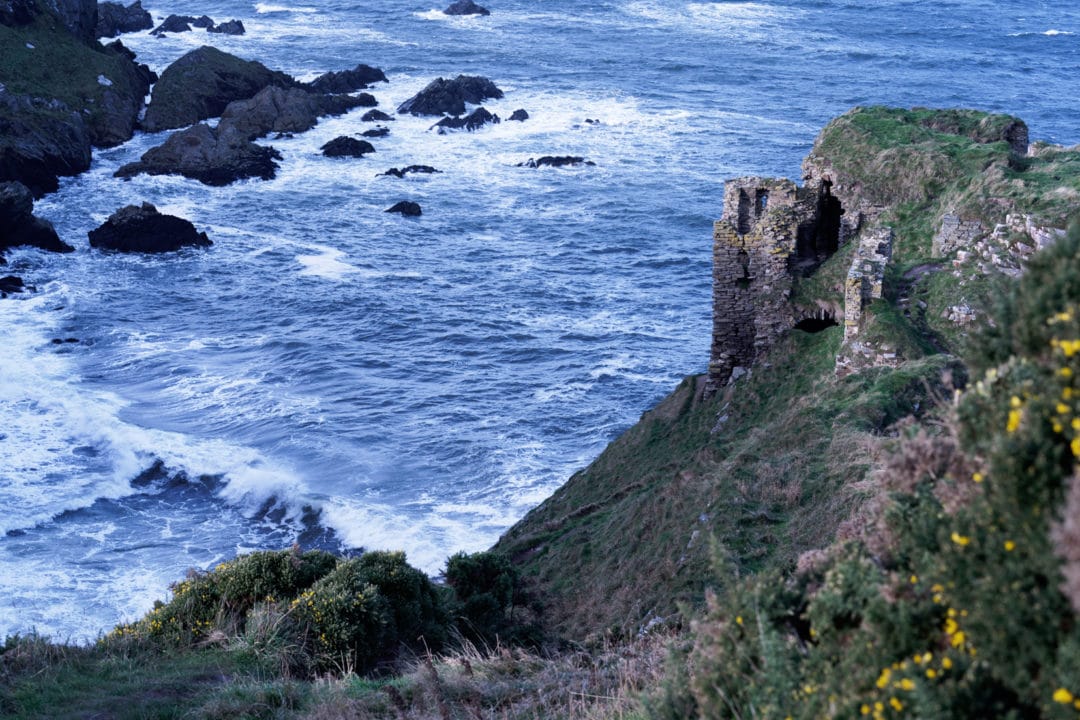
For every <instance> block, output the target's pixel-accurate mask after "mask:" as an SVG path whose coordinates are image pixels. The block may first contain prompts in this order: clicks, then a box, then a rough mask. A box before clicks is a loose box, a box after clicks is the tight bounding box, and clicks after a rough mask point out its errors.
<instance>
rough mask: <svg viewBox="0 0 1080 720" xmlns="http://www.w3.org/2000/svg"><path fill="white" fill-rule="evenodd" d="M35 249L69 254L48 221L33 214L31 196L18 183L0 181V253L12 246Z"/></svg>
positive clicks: (69, 248)
mask: <svg viewBox="0 0 1080 720" xmlns="http://www.w3.org/2000/svg"><path fill="white" fill-rule="evenodd" d="M18 246H27V247H36V248H40V249H42V250H49V251H51V252H62V253H67V252H72V251H73V250H74V249H75V248H73V247H71V246H70V245H68V244H67V243H66V242H64V241H63V240H61V239H60V237H59V236H58V235H57V234H56V229H55V228H54V227H53V226H52V223H50V222H49V221H48V220H43V219H41V218H39V217H36V216H35V215H34V197H33V195H32V194H31V192H30V190H29V189H28V188H27V187H26V186H25V185H23V184H22V183H18V182H0V253H3V252H4V250H7V249H8V248H12V247H18Z"/></svg>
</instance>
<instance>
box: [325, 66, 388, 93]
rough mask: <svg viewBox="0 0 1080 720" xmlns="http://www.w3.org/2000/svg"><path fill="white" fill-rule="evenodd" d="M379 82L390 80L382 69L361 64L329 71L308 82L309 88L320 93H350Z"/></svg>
mask: <svg viewBox="0 0 1080 720" xmlns="http://www.w3.org/2000/svg"><path fill="white" fill-rule="evenodd" d="M377 82H389V81H388V80H387V79H386V75H385V74H384V73H383V71H382V70H380V69H379V68H376V67H371V66H370V65H364V64H360V65H357V66H356V67H354V68H353V69H352V70H341V71H339V72H328V73H324V74H322V75H320V76H319V77H317V78H315V79H314V80H312V81H311V82H309V83H307V84H306V87H307V89H308V90H311V91H312V92H319V93H350V92H355V91H356V90H363V89H365V88H369V87H371V86H372V85H374V84H375V83H377Z"/></svg>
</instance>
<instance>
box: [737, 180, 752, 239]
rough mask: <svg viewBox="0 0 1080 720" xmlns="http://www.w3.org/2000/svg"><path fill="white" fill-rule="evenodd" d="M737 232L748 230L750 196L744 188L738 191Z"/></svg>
mask: <svg viewBox="0 0 1080 720" xmlns="http://www.w3.org/2000/svg"><path fill="white" fill-rule="evenodd" d="M738 224H739V234H740V235H745V234H746V233H748V232H750V196H749V195H747V194H746V191H745V190H740V191H739V223H738Z"/></svg>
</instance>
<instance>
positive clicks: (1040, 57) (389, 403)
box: [0, 0, 1080, 641]
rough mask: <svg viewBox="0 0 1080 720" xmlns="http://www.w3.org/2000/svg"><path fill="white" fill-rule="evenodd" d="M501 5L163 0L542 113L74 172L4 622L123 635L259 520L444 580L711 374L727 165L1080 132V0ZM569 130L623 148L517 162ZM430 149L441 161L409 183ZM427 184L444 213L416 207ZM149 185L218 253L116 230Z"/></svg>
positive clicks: (26, 365)
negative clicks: (970, 122)
mask: <svg viewBox="0 0 1080 720" xmlns="http://www.w3.org/2000/svg"><path fill="white" fill-rule="evenodd" d="M487 5H488V6H489V7H490V9H491V10H492V15H491V16H490V17H486V18H477V17H466V18H450V17H447V16H444V15H443V14H442V13H441V12H440V10H441V7H442V5H441V4H439V5H433V4H431V3H429V2H424V1H423V0H415V1H409V2H406V1H405V0H383V1H382V2H379V3H369V2H359V3H357V2H349V3H345V2H340V1H334V0H327V1H325V2H317V1H314V0H312V1H311V2H304V3H302V4H296V5H292V4H280V5H279V4H272V3H255V4H251V3H249V2H241V1H238V0H226V1H225V2H219V3H215V4H213V6H210V5H207V4H205V3H199V2H194V1H189V0H176V2H172V3H170V4H159V3H157V2H152V3H148V4H147V7H148V8H149V9H150V10H151V12H152V13H153V14H154V16H155V18H163V17H164V16H165V15H166V14H169V13H183V14H194V15H199V14H203V13H207V14H210V15H212V16H213V17H214V18H215V19H216V20H218V21H224V20H228V19H232V18H238V19H240V20H242V21H243V22H244V25H245V26H246V27H247V30H248V32H247V34H246V35H244V36H241V37H230V36H218V35H208V34H206V33H204V32H203V31H201V30H195V31H193V32H191V33H187V34H181V35H171V36H168V37H166V38H163V39H159V38H154V37H151V36H149V35H148V34H147V33H137V34H131V35H126V36H124V37H123V38H122V39H123V41H124V43H125V44H126V45H128V46H129V47H131V48H132V49H134V50H135V51H136V52H137V53H138V54H139V57H140V60H141V61H143V62H147V63H149V64H150V65H151V66H152V67H153V68H154V69H156V70H158V71H161V70H162V69H164V67H166V66H167V65H168V64H169V63H170V62H171V61H173V60H174V59H176V58H177V57H179V56H180V55H182V54H183V53H185V52H187V51H188V50H190V49H192V48H194V47H197V46H199V45H202V44H213V45H216V46H218V47H220V48H221V49H223V50H226V51H228V52H232V53H235V54H237V55H240V56H242V57H245V58H250V59H257V60H260V61H262V62H263V63H265V64H266V65H268V66H270V67H273V68H275V69H280V70H283V71H285V72H288V73H291V74H293V75H295V76H297V77H298V78H300V79H310V78H313V77H315V76H316V75H318V74H319V73H321V72H324V71H327V70H341V69H346V68H351V67H353V66H355V65H356V64H357V63H361V62H363V63H368V64H372V65H377V66H379V67H381V68H382V69H383V70H384V71H385V72H386V74H387V76H388V77H389V80H390V82H389V83H388V84H385V85H379V86H378V87H377V88H376V89H375V90H374V91H373V92H374V94H375V96H376V97H377V98H378V100H379V103H380V107H381V108H382V109H383V110H386V111H388V112H392V111H393V109H394V108H396V106H397V105H398V104H399V103H400V102H402V101H404V100H405V99H407V98H408V97H410V96H411V95H413V94H414V93H415V92H416V91H417V90H419V89H420V88H422V87H423V86H424V85H425V84H427V83H428V82H429V81H431V80H432V79H434V78H435V77H439V76H445V77H450V76H454V75H457V74H460V73H466V74H480V75H484V76H487V77H489V78H491V79H492V80H494V81H495V82H496V84H498V85H499V86H500V87H501V88H502V89H503V90H504V91H505V92H506V97H505V98H504V99H502V100H498V101H493V102H490V103H486V104H485V106H486V107H488V108H489V109H490V110H492V111H494V112H497V113H498V114H499V115H501V116H502V117H504V118H505V117H507V116H509V114H510V113H511V112H512V111H513V110H514V109H517V108H524V109H526V110H527V111H528V112H529V114H530V116H531V117H530V119H529V120H527V121H526V122H524V123H516V122H514V123H511V122H503V123H502V124H500V125H496V126H489V127H486V128H484V129H482V130H480V131H478V132H474V133H464V132H462V133H452V134H447V135H437V134H435V133H433V132H431V131H430V130H429V127H430V125H431V124H432V122H433V119H428V118H412V117H405V116H400V117H398V118H397V119H396V120H395V121H394V122H392V123H388V124H387V125H388V127H390V130H391V133H390V135H389V136H388V137H385V138H381V139H375V140H373V142H374V144H375V145H376V148H377V152H376V153H375V154H374V155H371V156H368V157H365V158H363V159H360V160H332V159H327V158H323V157H321V156H320V155H319V153H318V148H319V147H320V146H321V145H322V144H323V143H325V142H327V141H328V140H330V139H332V138H334V137H336V136H338V135H343V134H351V133H358V132H361V131H362V130H364V129H368V128H369V127H371V126H370V125H369V124H366V123H362V122H361V121H360V116H361V115H362V114H363V110H359V111H356V112H354V113H350V114H348V115H345V116H342V117H339V118H330V119H325V120H323V121H321V122H320V123H319V125H318V126H317V127H316V128H314V129H313V130H311V131H309V132H307V133H304V134H300V135H297V136H296V137H294V138H290V139H284V140H274V141H272V144H273V145H274V146H275V147H276V148H277V149H278V150H280V152H281V153H282V155H283V158H284V159H283V161H282V162H281V170H280V171H279V173H278V176H277V178H276V179H274V180H272V181H268V182H262V181H248V182H242V183H238V184H235V185H232V186H229V187H225V188H209V187H206V186H203V185H200V184H198V183H196V182H194V181H190V180H186V179H183V178H179V177H157V178H151V177H146V176H142V177H138V178H135V179H134V180H131V181H129V182H124V181H121V180H118V179H115V178H113V177H112V173H113V172H114V171H115V170H116V168H117V167H119V166H120V165H121V164H123V163H125V162H129V161H131V160H134V159H136V158H137V157H138V156H139V155H141V154H142V153H143V152H144V151H145V150H146V149H147V148H149V147H151V146H153V145H156V144H158V143H160V142H161V141H162V140H163V139H164V135H139V136H137V137H136V138H135V139H134V140H132V141H131V142H129V143H127V144H125V145H123V146H121V147H118V148H114V149H110V150H104V151H98V152H97V153H96V154H95V158H94V165H93V168H92V169H91V170H90V171H89V172H88V173H86V174H84V175H82V176H80V177H78V178H72V179H68V180H65V181H64V182H63V183H62V187H61V189H60V191H59V192H58V193H55V194H54V195H51V196H49V197H47V198H45V199H43V200H41V201H39V203H38V204H37V212H38V214H40V215H42V216H44V217H46V218H48V219H49V220H51V221H52V222H54V223H55V225H56V227H57V229H58V231H59V232H60V235H61V236H62V237H64V238H65V239H66V240H67V241H68V242H70V243H72V244H74V245H76V246H77V247H78V252H76V253H74V254H71V255H65V256H57V255H49V254H46V253H41V252H38V251H34V250H21V251H18V252H15V253H12V254H11V255H10V256H9V261H10V263H11V266H10V267H9V268H8V271H14V272H17V273H18V274H20V275H22V276H23V277H24V278H25V279H26V280H27V282H29V283H32V284H34V285H36V286H37V289H38V292H37V293H35V294H32V295H29V296H25V297H19V298H9V299H7V300H2V301H0V338H2V342H0V418H3V420H2V421H0V507H3V508H5V509H6V512H5V513H4V514H3V515H0V635H3V634H10V633H15V632H27V631H29V630H32V629H36V630H38V631H39V632H42V633H47V634H49V635H52V636H53V637H55V638H58V639H71V640H78V641H83V640H88V639H92V638H94V637H95V636H96V635H97V634H98V633H99V632H102V631H106V630H108V629H109V628H111V627H112V626H113V625H114V624H115V623H117V622H119V621H122V620H130V619H134V618H137V617H139V616H140V615H141V614H142V613H143V612H145V611H146V610H147V609H148V608H149V607H150V606H151V603H152V602H153V600H154V599H156V598H163V597H165V596H166V593H167V588H168V585H169V583H170V582H172V581H174V580H177V579H179V578H181V577H182V576H183V575H184V573H185V572H186V571H187V569H188V568H192V567H194V568H204V567H207V566H209V565H211V564H213V563H215V562H218V561H220V560H222V559H226V558H229V557H232V556H234V555H236V554H237V553H238V552H244V551H249V550H253V549H257V548H275V549H276V548H284V547H288V546H289V545H291V544H292V543H294V542H299V543H300V544H302V545H304V546H305V547H327V548H331V549H336V550H340V551H347V550H351V549H359V548H400V549H404V550H406V551H407V553H408V557H409V559H410V561H412V562H413V563H415V564H417V565H419V566H420V567H422V568H424V569H425V570H427V571H429V572H431V573H438V572H439V570H440V568H441V567H442V565H443V563H444V562H445V559H446V557H447V556H448V555H450V554H451V553H453V552H455V551H458V550H467V551H474V550H480V549H483V548H485V547H488V546H490V545H491V543H493V542H494V541H495V539H496V538H497V537H498V536H499V534H500V533H501V532H502V531H503V530H505V529H506V528H507V527H508V526H509V525H510V524H511V523H513V522H514V521H515V520H516V519H518V518H520V517H521V516H522V515H523V514H524V513H525V512H527V511H528V510H529V508H531V507H533V506H534V505H536V504H537V503H539V502H540V501H541V500H543V499H544V498H545V497H546V496H547V495H549V494H550V493H551V492H552V491H553V490H554V489H555V488H556V487H557V486H558V485H559V484H560V483H561V482H562V481H564V480H565V479H566V478H567V477H568V476H569V475H570V474H571V473H572V472H573V471H574V470H576V469H578V468H581V467H583V466H584V465H586V464H587V463H588V462H589V461H590V459H591V458H593V457H595V456H596V455H597V454H598V453H599V452H600V451H601V450H602V449H603V447H604V446H605V445H606V444H607V443H608V442H609V441H611V440H612V439H613V438H614V437H616V436H617V435H618V433H619V432H621V431H622V430H624V429H625V428H627V427H628V426H630V425H631V424H632V423H633V422H634V421H635V420H636V419H637V418H638V417H639V415H640V414H641V413H642V412H643V411H645V410H646V409H648V408H649V407H650V406H651V405H652V404H653V403H655V402H656V401H657V400H658V399H659V398H661V397H662V396H663V395H664V394H666V393H667V392H668V391H669V390H670V389H671V388H672V387H673V386H674V385H675V384H676V383H677V382H678V380H679V379H680V378H681V377H683V376H684V375H687V374H690V373H695V372H700V371H702V370H703V369H704V367H705V364H706V362H707V356H708V343H709V337H708V335H709V328H710V317H709V313H710V307H709V304H710V301H709V288H710V275H709V273H710V267H709V262H710V243H711V238H710V233H711V223H712V221H713V220H714V219H715V218H716V217H717V216H718V215H719V213H720V204H721V195H722V183H723V180H724V179H725V178H727V177H733V176H737V175H746V174H762V175H779V176H788V177H793V178H795V179H799V176H800V173H799V164H800V161H801V159H802V157H803V156H804V155H805V154H806V152H807V150H808V149H809V148H810V145H811V143H812V142H813V139H814V136H815V134H816V133H817V131H818V130H819V129H820V128H821V126H823V125H824V124H825V123H826V122H827V121H828V120H829V119H830V118H831V117H834V116H835V115H838V114H840V113H842V112H843V111H845V110H847V109H848V108H850V107H852V106H854V105H860V104H871V103H885V104H892V105H901V106H912V105H925V106H935V107H937V106H940V107H945V106H964V107H976V108H981V109H986V110H992V111H1001V112H1010V113H1014V114H1017V115H1019V116H1021V117H1023V118H1024V119H1025V120H1027V122H1028V124H1029V125H1030V127H1031V132H1032V137H1033V139H1040V140H1046V141H1049V142H1058V143H1064V144H1070V145H1071V144H1075V143H1077V142H1080V127H1078V126H1077V123H1076V118H1077V117H1080V93H1077V92H1076V90H1077V80H1076V79H1077V78H1078V77H1080V8H1078V7H1076V6H1075V5H1073V4H1072V3H1067V2H1061V1H1060V0H1059V1H1056V2H1043V1H1038V0H1029V1H1026V2H1022V3H1011V4H1008V3H997V2H989V1H986V0H963V1H961V0H953V1H950V0H934V1H930V0H879V1H877V2H872V3H868V2H851V1H847V0H763V1H761V2H730V1H727V2H686V1H685V0H676V1H674V2H672V1H669V2H659V1H658V0H606V1H603V2H569V1H568V0H548V1H539V0H536V1H534V2H527V1H526V0H491V2H490V3H487ZM587 119H589V120H596V121H599V122H595V123H589V122H586V120H587ZM540 155H581V156H584V157H587V158H588V159H590V160H592V161H594V162H595V163H596V165H595V166H593V167H577V168H565V169H558V170H556V169H540V170H529V169H524V168H519V167H516V164H517V163H519V162H522V161H524V160H527V159H528V158H530V157H538V156H540ZM409 164H428V165H433V166H435V167H437V168H439V169H440V170H441V171H442V172H441V173H440V174H437V175H429V176H409V177H407V178H406V179H395V178H389V177H377V176H376V175H377V173H380V172H383V171H385V170H386V169H388V168H390V167H395V166H396V167H402V166H404V165H409ZM403 199H409V200H415V201H417V202H419V203H420V204H421V206H422V207H423V210H424V214H423V216H422V217H420V218H402V217H400V216H397V215H390V214H387V213H384V212H383V210H384V209H385V208H387V207H389V206H390V205H392V204H393V203H395V202H397V201H398V200H403ZM142 201H149V202H152V203H154V204H155V205H157V206H158V208H159V209H160V210H162V211H163V212H168V213H172V214H176V215H180V216H183V217H186V218H188V219H190V220H191V221H192V222H194V223H195V225H196V226H197V227H198V228H199V229H200V230H205V231H206V232H207V233H208V234H209V235H210V237H211V239H212V240H213V241H214V243H215V244H214V246H213V247H212V248H210V249H206V250H191V251H184V252H181V253H178V254H175V255H170V256H165V257H135V256H119V255H109V254H105V253H101V252H97V251H93V250H90V249H89V247H88V245H87V241H86V233H87V232H88V231H89V230H91V229H93V228H94V227H96V226H97V225H98V224H100V223H101V222H102V221H104V219H105V218H106V217H107V216H108V215H109V214H110V213H111V212H112V211H114V210H115V209H117V208H119V207H121V206H123V205H126V204H130V203H138V202H142ZM54 341H60V342H54Z"/></svg>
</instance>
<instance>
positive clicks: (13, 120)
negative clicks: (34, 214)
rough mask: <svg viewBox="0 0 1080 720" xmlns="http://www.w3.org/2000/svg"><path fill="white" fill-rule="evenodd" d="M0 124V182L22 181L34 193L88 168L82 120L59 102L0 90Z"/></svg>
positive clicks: (87, 141)
mask: <svg viewBox="0 0 1080 720" xmlns="http://www.w3.org/2000/svg"><path fill="white" fill-rule="evenodd" d="M0 127H3V128H4V130H3V132H2V133H0V181H3V180H17V181H19V182H22V183H23V184H25V185H26V186H27V187H28V188H29V189H30V191H31V192H32V193H33V194H34V196H35V197H41V196H42V195H44V194H45V193H47V192H53V191H55V190H56V189H57V188H58V187H59V181H58V179H57V177H58V176H66V175H78V174H79V173H81V172H83V171H84V170H87V169H89V167H90V130H89V128H88V127H87V125H86V121H85V120H84V119H83V117H82V115H81V114H79V113H76V112H73V111H72V110H71V109H70V108H68V107H67V106H66V105H64V104H63V103H61V102H59V101H55V100H54V101H45V100H40V99H31V98H28V97H25V96H14V95H10V94H7V93H0Z"/></svg>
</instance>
